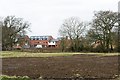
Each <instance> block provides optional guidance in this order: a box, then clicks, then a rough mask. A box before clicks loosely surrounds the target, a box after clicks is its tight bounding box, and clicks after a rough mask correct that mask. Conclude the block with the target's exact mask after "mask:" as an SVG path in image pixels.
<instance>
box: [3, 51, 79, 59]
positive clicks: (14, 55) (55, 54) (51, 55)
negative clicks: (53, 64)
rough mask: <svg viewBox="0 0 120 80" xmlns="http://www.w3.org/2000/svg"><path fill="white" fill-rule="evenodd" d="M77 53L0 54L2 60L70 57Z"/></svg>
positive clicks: (11, 52)
mask: <svg viewBox="0 0 120 80" xmlns="http://www.w3.org/2000/svg"><path fill="white" fill-rule="evenodd" d="M74 54H79V53H29V52H14V51H3V52H2V54H1V57H2V58H6V57H54V56H71V55H74Z"/></svg>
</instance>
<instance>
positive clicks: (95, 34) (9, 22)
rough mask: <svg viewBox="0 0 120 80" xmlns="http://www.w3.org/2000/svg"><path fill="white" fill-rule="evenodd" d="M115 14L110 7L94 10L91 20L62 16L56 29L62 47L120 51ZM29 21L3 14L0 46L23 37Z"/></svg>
mask: <svg viewBox="0 0 120 80" xmlns="http://www.w3.org/2000/svg"><path fill="white" fill-rule="evenodd" d="M118 17H119V15H118V13H117V12H113V11H98V12H94V17H93V19H92V21H91V22H83V21H81V20H80V18H79V17H70V18H68V19H65V20H64V22H63V24H62V25H61V27H60V29H59V33H60V35H61V36H62V39H61V44H60V48H61V50H62V51H68V52H70V51H72V52H80V51H88V52H91V51H93V52H113V51H116V52H120V35H119V34H120V31H119V30H120V24H119V18H118ZM29 27H30V23H29V22H27V21H24V20H23V19H22V18H16V17H15V16H7V17H5V18H4V19H1V20H0V29H1V31H2V49H3V50H12V47H13V45H15V44H17V43H20V42H22V41H23V39H21V38H20V37H23V36H24V35H25V34H26V31H27V30H29Z"/></svg>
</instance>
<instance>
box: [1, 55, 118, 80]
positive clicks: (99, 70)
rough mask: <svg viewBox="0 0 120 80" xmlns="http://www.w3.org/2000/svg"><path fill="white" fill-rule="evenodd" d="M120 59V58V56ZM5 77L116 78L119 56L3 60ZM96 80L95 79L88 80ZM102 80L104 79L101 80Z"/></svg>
mask: <svg viewBox="0 0 120 80" xmlns="http://www.w3.org/2000/svg"><path fill="white" fill-rule="evenodd" d="M119 57H120V56H119ZM2 61H3V63H2V64H3V65H2V66H3V71H2V73H3V74H4V75H10V76H11V75H12V76H13V75H16V76H29V77H31V78H39V77H40V76H41V77H43V78H44V79H45V78H46V79H47V78H57V79H59V78H82V77H83V78H104V79H105V80H107V79H109V78H114V77H115V76H116V75H118V65H119V64H118V56H109V57H103V56H101V57H100V56H94V55H74V56H67V57H48V58H3V59H2ZM87 80H94V79H87ZM100 80H102V79H100Z"/></svg>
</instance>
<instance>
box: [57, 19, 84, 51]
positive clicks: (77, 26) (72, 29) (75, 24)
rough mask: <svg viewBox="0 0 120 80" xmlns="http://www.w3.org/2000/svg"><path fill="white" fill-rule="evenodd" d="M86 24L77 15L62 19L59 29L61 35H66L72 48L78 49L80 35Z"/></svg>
mask: <svg viewBox="0 0 120 80" xmlns="http://www.w3.org/2000/svg"><path fill="white" fill-rule="evenodd" d="M85 29H86V25H85V24H84V23H83V22H81V21H80V19H79V18H78V17H70V18H68V19H66V20H65V21H64V23H63V24H62V26H61V27H60V29H59V33H60V35H61V36H68V37H69V39H70V41H71V45H74V46H73V48H74V50H78V49H79V44H80V37H81V36H82V33H83V32H84V31H85Z"/></svg>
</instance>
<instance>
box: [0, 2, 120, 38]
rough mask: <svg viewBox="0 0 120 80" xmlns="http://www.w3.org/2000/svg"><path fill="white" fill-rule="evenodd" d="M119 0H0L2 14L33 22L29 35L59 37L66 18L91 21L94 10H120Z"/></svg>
mask: <svg viewBox="0 0 120 80" xmlns="http://www.w3.org/2000/svg"><path fill="white" fill-rule="evenodd" d="M118 1H119V0H0V16H1V17H6V16H8V15H15V16H16V17H20V18H23V19H24V20H25V21H28V22H30V23H31V26H30V27H31V31H32V32H28V35H29V36H34V35H35V36H37V35H38V36H40V35H41V36H42V35H52V36H53V37H55V38H56V37H57V36H59V35H58V29H59V28H60V26H61V25H62V23H63V21H64V19H66V18H69V17H73V16H75V17H79V18H80V19H81V20H82V21H91V20H92V17H93V12H94V11H99V10H112V11H118Z"/></svg>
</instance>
